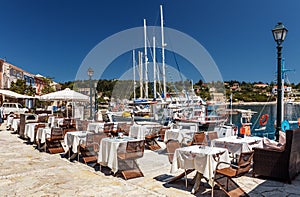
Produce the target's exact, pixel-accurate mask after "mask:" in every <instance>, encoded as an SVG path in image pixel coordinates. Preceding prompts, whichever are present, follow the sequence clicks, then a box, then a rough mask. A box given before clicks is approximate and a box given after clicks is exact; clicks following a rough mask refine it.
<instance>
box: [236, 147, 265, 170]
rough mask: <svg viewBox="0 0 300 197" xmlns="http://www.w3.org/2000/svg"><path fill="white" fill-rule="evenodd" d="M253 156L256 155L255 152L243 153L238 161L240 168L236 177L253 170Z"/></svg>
mask: <svg viewBox="0 0 300 197" xmlns="http://www.w3.org/2000/svg"><path fill="white" fill-rule="evenodd" d="M253 154H254V151H250V152H242V153H241V154H240V156H239V160H238V163H237V164H238V166H239V168H238V170H237V172H236V175H239V174H243V173H246V172H249V170H250V168H251V162H252V158H253ZM266 165H267V164H266Z"/></svg>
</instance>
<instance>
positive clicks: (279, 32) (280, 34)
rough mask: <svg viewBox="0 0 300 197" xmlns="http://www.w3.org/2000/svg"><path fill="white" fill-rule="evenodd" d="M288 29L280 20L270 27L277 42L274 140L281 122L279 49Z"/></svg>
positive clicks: (277, 136)
mask: <svg viewBox="0 0 300 197" xmlns="http://www.w3.org/2000/svg"><path fill="white" fill-rule="evenodd" d="M287 32H288V30H287V29H286V28H285V27H284V25H283V24H282V23H281V22H278V24H277V25H276V26H275V27H274V29H272V33H273V37H274V40H275V42H276V43H277V118H276V131H275V136H276V141H278V140H279V131H280V130H281V122H282V106H281V105H282V62H281V61H282V57H281V54H282V53H281V49H282V45H281V44H282V42H283V41H284V39H285V36H286V34H287Z"/></svg>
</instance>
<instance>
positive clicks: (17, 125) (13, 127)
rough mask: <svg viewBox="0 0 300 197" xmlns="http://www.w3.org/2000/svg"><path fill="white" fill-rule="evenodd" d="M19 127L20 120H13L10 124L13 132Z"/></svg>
mask: <svg viewBox="0 0 300 197" xmlns="http://www.w3.org/2000/svg"><path fill="white" fill-rule="evenodd" d="M19 125H20V118H14V119H13V121H12V124H11V128H12V130H13V131H14V132H17V131H18V127H19Z"/></svg>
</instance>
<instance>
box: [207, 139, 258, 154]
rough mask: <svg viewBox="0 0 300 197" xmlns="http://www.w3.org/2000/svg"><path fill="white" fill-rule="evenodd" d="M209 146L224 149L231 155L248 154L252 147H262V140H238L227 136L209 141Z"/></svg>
mask: <svg viewBox="0 0 300 197" xmlns="http://www.w3.org/2000/svg"><path fill="white" fill-rule="evenodd" d="M211 146H214V147H224V148H227V149H228V151H229V152H230V153H232V154H238V155H239V154H240V153H241V152H249V151H251V150H252V148H254V147H260V148H262V147H263V138H261V137H249V136H246V137H244V138H238V137H237V136H229V137H224V138H219V139H214V140H212V141H211Z"/></svg>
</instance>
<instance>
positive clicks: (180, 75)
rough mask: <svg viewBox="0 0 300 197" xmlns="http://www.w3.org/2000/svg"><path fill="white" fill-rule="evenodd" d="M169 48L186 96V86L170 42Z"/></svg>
mask: <svg viewBox="0 0 300 197" xmlns="http://www.w3.org/2000/svg"><path fill="white" fill-rule="evenodd" d="M166 33H167V34H168V32H166ZM168 37H169V38H170V36H168ZM170 48H171V52H172V54H173V57H174V61H175V64H176V67H177V70H178V72H179V77H180V80H181V81H182V83H183V89H184V90H185V92H186V94H188V91H187V88H186V85H185V83H184V81H183V77H182V73H181V70H180V67H179V64H178V61H177V58H176V54H175V52H174V50H173V47H172V42H170ZM186 96H188V95H186Z"/></svg>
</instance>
